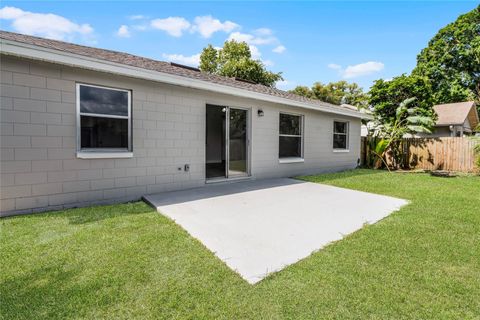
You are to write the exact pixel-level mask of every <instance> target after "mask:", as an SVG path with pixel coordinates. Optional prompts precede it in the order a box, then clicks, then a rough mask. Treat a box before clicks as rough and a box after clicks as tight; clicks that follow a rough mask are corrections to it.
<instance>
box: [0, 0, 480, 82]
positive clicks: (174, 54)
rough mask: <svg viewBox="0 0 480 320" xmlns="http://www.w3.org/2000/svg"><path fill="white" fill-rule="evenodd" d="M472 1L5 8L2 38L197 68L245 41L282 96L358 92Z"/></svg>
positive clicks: (408, 62) (403, 62)
mask: <svg viewBox="0 0 480 320" xmlns="http://www.w3.org/2000/svg"><path fill="white" fill-rule="evenodd" d="M477 5H478V2H477V1H466V2H460V1H451V2H446V1H440V2H433V1H428V2H415V1H404V2H392V1H374V2H362V1H350V2H340V1H339V2H287V1H283V2H271V1H270V2H199V1H197V2H153V1H146V2H128V1H120V2H114V1H108V2H97V1H86V2H73V1H69V2H58V1H52V2H46V1H42V2H26V1H15V2H13V1H2V4H1V5H0V26H1V29H3V30H9V31H16V32H21V33H28V34H33V35H38V36H44V37H50V38H55V39H60V40H66V41H71V42H75V43H79V44H85V45H92V46H97V47H101V48H107V49H113V50H119V51H125V52H129V53H133V54H138V55H142V56H146V57H150V58H154V59H159V60H173V61H175V62H179V63H184V64H193V65H195V64H196V61H197V60H198V54H199V53H200V52H201V50H202V48H204V47H205V46H206V45H207V44H209V43H211V44H213V45H214V46H221V45H222V44H223V42H224V41H225V40H226V39H228V38H234V39H237V40H246V41H247V42H248V43H249V44H250V45H251V48H252V52H254V53H255V57H257V58H259V59H261V60H262V61H264V63H265V64H266V65H267V66H268V68H269V69H270V70H272V71H276V72H277V71H282V72H283V76H284V78H285V81H284V82H282V83H279V84H278V87H279V88H281V89H290V88H292V87H294V86H296V85H311V84H312V83H313V82H315V81H321V82H324V83H325V82H330V81H338V80H341V79H345V80H347V81H352V82H357V83H359V84H360V85H361V86H362V87H364V89H366V90H367V89H368V87H370V86H371V84H372V81H374V80H376V79H379V78H384V79H389V78H391V77H393V76H396V75H400V74H402V73H408V72H410V71H411V70H412V68H413V67H414V66H415V59H416V55H417V54H418V53H419V52H420V50H421V49H422V48H424V47H425V46H426V45H427V42H428V40H429V39H430V38H431V37H432V36H433V35H435V33H436V32H437V31H438V30H439V29H440V28H442V27H443V26H445V25H447V24H448V23H450V22H453V21H454V20H455V19H456V18H457V17H458V16H459V15H460V14H463V13H466V12H468V11H470V10H472V9H474V8H475V7H476V6H477Z"/></svg>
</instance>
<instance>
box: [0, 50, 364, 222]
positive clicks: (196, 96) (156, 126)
mask: <svg viewBox="0 0 480 320" xmlns="http://www.w3.org/2000/svg"><path fill="white" fill-rule="evenodd" d="M0 67H1V74H2V76H1V82H2V83H1V87H0V95H1V102H0V103H1V105H0V123H1V129H2V130H1V139H0V146H1V150H0V155H1V167H0V173H1V181H0V211H1V212H3V214H9V213H29V212H35V211H43V210H49V209H60V208H69V207H75V206H86V205H93V204H104V203H112V202H119V201H126V200H136V199H139V198H140V197H141V196H142V195H144V194H148V193H156V192H164V191H170V190H177V189H185V188H192V187H198V186H203V185H205V108H206V104H207V103H208V104H218V105H228V106H232V107H235V106H239V107H247V108H250V110H251V124H252V125H251V128H252V132H251V151H252V152H251V173H252V176H253V177H255V178H264V177H280V176H293V175H297V174H307V173H316V172H322V171H334V170H341V169H345V168H353V167H355V165H356V162H357V159H358V157H359V152H360V121H359V120H357V119H353V118H345V117H338V116H334V115H328V114H326V113H321V112H313V111H308V110H301V109H298V108H291V107H288V106H283V105H275V104H271V103H263V102H259V101H256V100H251V99H244V98H237V97H233V96H227V95H221V94H216V93H210V92H206V91H200V90H194V89H188V88H181V87H177V86H171V85H166V84H161V83H154V82H149V81H144V80H138V79H132V78H127V77H120V76H114V75H110V74H103V73H98V72H93V71H87V70H82V69H76V68H71V67H66V66H60V65H55V64H49V63H41V62H36V61H29V60H24V59H19V58H13V57H8V56H3V55H2V56H1V60H0ZM77 82H80V83H89V84H96V85H103V86H111V87H117V88H124V89H130V90H132V98H133V103H132V114H133V122H132V134H133V158H129V159H79V158H77V157H76V106H75V94H76V92H75V90H76V89H75V84H76V83H77ZM259 108H261V109H263V110H264V113H265V116H264V117H258V116H257V110H258V109H259ZM280 111H284V112H293V113H300V114H303V115H304V116H305V133H304V139H305V148H304V150H305V151H304V153H305V154H304V155H305V162H304V163H291V164H281V163H279V161H278V117H279V112H280ZM333 119H340V120H348V121H350V152H348V153H334V152H333V150H332V143H333V142H332V139H333V134H332V130H333ZM184 164H189V165H190V171H189V172H185V171H183V170H178V168H179V167H181V168H183V165H184Z"/></svg>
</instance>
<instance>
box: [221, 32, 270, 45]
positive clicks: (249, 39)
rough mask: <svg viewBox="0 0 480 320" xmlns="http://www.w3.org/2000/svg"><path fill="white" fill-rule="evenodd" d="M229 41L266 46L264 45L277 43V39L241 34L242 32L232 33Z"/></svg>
mask: <svg viewBox="0 0 480 320" xmlns="http://www.w3.org/2000/svg"><path fill="white" fill-rule="evenodd" d="M228 40H235V41H238V42H246V43H248V44H253V45H264V44H272V43H275V42H276V41H277V38H275V37H271V36H267V37H262V36H259V37H257V36H254V35H252V34H249V33H241V32H238V31H236V32H232V33H231V34H230V35H229V36H228Z"/></svg>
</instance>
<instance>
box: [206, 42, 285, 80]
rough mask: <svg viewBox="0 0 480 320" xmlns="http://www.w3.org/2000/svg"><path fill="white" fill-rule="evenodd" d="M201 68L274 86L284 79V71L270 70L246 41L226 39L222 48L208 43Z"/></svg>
mask: <svg viewBox="0 0 480 320" xmlns="http://www.w3.org/2000/svg"><path fill="white" fill-rule="evenodd" d="M199 68H200V70H201V71H203V72H208V73H212V74H217V75H221V76H225V77H235V78H239V79H243V80H248V81H252V82H255V83H259V84H263V85H266V86H269V87H274V86H275V83H276V82H277V81H280V80H283V77H282V73H281V72H279V73H274V72H271V71H268V70H267V69H266V67H265V65H264V64H263V63H262V62H261V61H260V60H255V59H253V58H252V53H251V52H250V47H249V46H248V44H247V43H245V42H237V41H235V40H230V41H226V42H225V43H224V45H223V48H221V49H215V48H214V47H213V46H212V45H208V46H207V47H206V48H204V49H203V51H202V53H201V55H200V66H199Z"/></svg>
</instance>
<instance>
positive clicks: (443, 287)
mask: <svg viewBox="0 0 480 320" xmlns="http://www.w3.org/2000/svg"><path fill="white" fill-rule="evenodd" d="M304 179H305V180H309V181H314V182H321V183H326V184H331V185H335V186H341V187H346V188H352V189H358V190H364V191H369V192H374V193H381V194H385V195H391V196H396V197H401V198H404V199H408V200H410V201H411V203H410V204H409V205H407V206H405V207H403V209H402V210H400V211H399V212H396V213H394V214H392V215H391V216H389V217H387V218H386V219H384V220H382V221H380V222H379V223H377V224H375V225H370V226H367V227H365V228H364V229H362V230H360V231H358V232H356V233H354V234H353V235H350V236H348V237H347V238H346V239H344V240H342V241H339V242H336V243H334V244H332V245H330V246H328V247H327V248H325V249H324V250H321V251H319V252H317V253H315V254H313V255H312V256H310V257H309V258H307V259H304V260H302V261H301V262H299V263H296V264H294V265H291V266H289V267H287V268H286V269H284V270H283V271H281V272H278V273H276V274H273V275H271V276H270V277H268V278H266V279H265V280H263V281H261V282H260V283H258V284H256V285H254V286H252V285H249V284H247V283H246V282H245V281H244V280H242V279H241V278H240V277H239V276H238V275H237V274H235V273H234V272H232V271H231V270H230V269H229V268H228V267H226V266H225V265H224V264H223V263H222V262H221V261H220V260H219V259H217V258H215V257H214V256H213V254H212V253H210V252H209V251H208V250H207V249H206V248H205V247H203V245H202V244H200V243H199V242H198V241H196V240H194V239H192V238H191V237H189V236H188V234H187V233H186V232H185V231H183V230H182V229H180V228H179V227H178V226H176V225H175V224H174V223H173V222H171V221H170V220H168V219H167V218H165V217H163V216H161V215H159V214H157V213H156V212H155V211H154V210H152V209H151V208H150V207H149V206H147V205H146V204H144V203H142V202H138V203H132V204H123V205H115V206H105V207H91V208H84V209H73V210H65V211H60V212H52V213H46V214H38V215H30V216H21V217H12V218H5V219H1V220H0V228H1V230H0V231H1V232H0V240H1V251H0V252H1V253H0V257H1V261H0V262H1V271H0V312H1V313H0V316H1V318H3V319H46V318H55V319H68V318H90V319H93V318H95V319H98V318H110V319H112V318H115V319H132V318H142V319H145V318H147V319H213V318H216V319H218V318H220V319H329V318H336V319H359V318H362V319H365V318H368V319H480V177H459V178H449V179H446V178H434V177H430V176H428V175H424V174H398V173H393V174H389V173H386V172H381V171H370V170H356V171H350V172H346V173H339V174H327V175H320V176H312V177H304ZM345 201H348V199H345Z"/></svg>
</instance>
